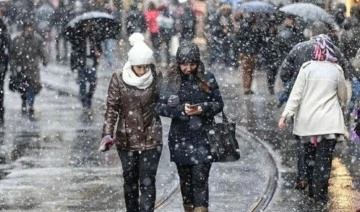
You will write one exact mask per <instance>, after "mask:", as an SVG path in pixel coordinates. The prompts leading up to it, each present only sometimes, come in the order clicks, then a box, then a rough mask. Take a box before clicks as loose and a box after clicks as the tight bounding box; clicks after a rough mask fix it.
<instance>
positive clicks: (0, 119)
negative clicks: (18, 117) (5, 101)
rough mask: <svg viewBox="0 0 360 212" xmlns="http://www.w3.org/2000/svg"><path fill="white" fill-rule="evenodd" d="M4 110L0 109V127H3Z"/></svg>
mask: <svg viewBox="0 0 360 212" xmlns="http://www.w3.org/2000/svg"><path fill="white" fill-rule="evenodd" d="M4 112H5V111H4V108H2V109H0V127H2V126H4Z"/></svg>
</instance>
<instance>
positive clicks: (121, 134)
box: [103, 71, 162, 151]
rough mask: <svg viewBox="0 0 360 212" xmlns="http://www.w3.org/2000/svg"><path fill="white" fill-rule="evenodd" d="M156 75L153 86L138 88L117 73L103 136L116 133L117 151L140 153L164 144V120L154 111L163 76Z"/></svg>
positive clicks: (112, 82) (112, 83)
mask: <svg viewBox="0 0 360 212" xmlns="http://www.w3.org/2000/svg"><path fill="white" fill-rule="evenodd" d="M153 73H156V72H155V71H153ZM155 75H156V76H154V81H153V83H152V84H151V86H150V87H148V88H146V89H138V88H136V87H133V86H129V85H127V84H125V83H124V81H123V79H122V72H121V71H118V72H115V73H113V75H112V77H111V80H110V85H109V89H108V97H107V101H106V107H107V108H106V112H105V121H104V126H103V136H104V135H114V132H115V144H116V146H117V148H119V149H122V150H135V151H139V150H147V149H152V148H155V147H156V146H158V145H161V144H162V126H161V120H160V117H159V116H158V115H156V114H155V112H154V106H155V103H156V102H157V99H158V86H159V85H160V82H161V78H162V77H161V73H159V74H155ZM116 123H117V127H116V130H115V125H116Z"/></svg>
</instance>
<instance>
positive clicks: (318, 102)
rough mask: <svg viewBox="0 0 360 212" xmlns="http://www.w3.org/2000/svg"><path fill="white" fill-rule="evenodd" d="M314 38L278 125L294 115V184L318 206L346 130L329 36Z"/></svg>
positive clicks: (339, 72) (340, 77)
mask: <svg viewBox="0 0 360 212" xmlns="http://www.w3.org/2000/svg"><path fill="white" fill-rule="evenodd" d="M314 41H315V43H314V46H313V54H312V60H310V61H308V62H305V63H304V64H303V65H302V66H301V68H300V70H299V73H298V76H297V78H296V80H295V84H294V86H293V88H292V90H291V93H290V96H289V100H288V101H287V103H286V106H285V109H284V111H283V113H282V115H281V118H280V120H279V124H278V126H279V128H280V129H284V128H285V127H286V120H289V119H290V118H291V117H294V119H293V120H294V129H293V133H294V134H295V135H297V136H299V137H300V139H299V155H298V157H299V158H298V181H297V187H298V188H300V189H305V188H306V187H308V188H309V196H310V197H313V198H314V200H315V201H316V203H319V205H320V206H322V205H325V204H326V203H327V199H328V196H327V194H328V184H329V178H330V171H331V161H332V155H333V151H334V148H335V145H336V143H337V142H338V141H340V140H342V139H343V135H345V134H346V133H347V132H346V131H347V130H346V126H345V122H344V115H343V112H344V110H345V109H346V102H347V91H346V85H345V77H344V71H343V69H342V68H341V67H340V66H339V65H338V64H337V62H338V59H337V57H336V54H335V52H334V49H333V45H332V42H331V40H330V38H329V37H328V36H326V35H323V34H322V35H319V36H317V37H316V38H315V39H314Z"/></svg>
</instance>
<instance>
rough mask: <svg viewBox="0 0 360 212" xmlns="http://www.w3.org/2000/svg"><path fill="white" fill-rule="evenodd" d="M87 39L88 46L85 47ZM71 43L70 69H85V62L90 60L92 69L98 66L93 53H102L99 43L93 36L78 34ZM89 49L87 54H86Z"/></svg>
mask: <svg viewBox="0 0 360 212" xmlns="http://www.w3.org/2000/svg"><path fill="white" fill-rule="evenodd" d="M87 37H89V41H90V42H89V43H90V46H89V47H87V43H86V40H87ZM70 42H71V59H70V66H71V69H72V70H74V69H79V68H83V67H85V65H86V63H87V60H90V61H91V63H92V67H96V66H97V65H98V59H97V57H96V55H95V51H99V52H100V53H101V52H102V48H101V43H100V42H99V41H98V40H97V39H96V38H95V36H91V35H84V34H80V35H78V36H76V38H74V39H73V40H70ZM87 48H89V52H87Z"/></svg>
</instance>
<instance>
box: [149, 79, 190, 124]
mask: <svg viewBox="0 0 360 212" xmlns="http://www.w3.org/2000/svg"><path fill="white" fill-rule="evenodd" d="M170 96H177V94H176V92H174V91H172V89H170V87H169V84H168V83H167V81H166V80H165V82H163V83H162V85H161V89H160V95H159V99H158V101H157V103H156V104H155V113H156V114H158V115H160V116H164V117H169V118H177V119H181V120H188V119H189V117H188V116H187V115H186V114H185V110H184V108H185V105H184V104H178V105H170V104H168V101H169V98H170Z"/></svg>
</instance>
